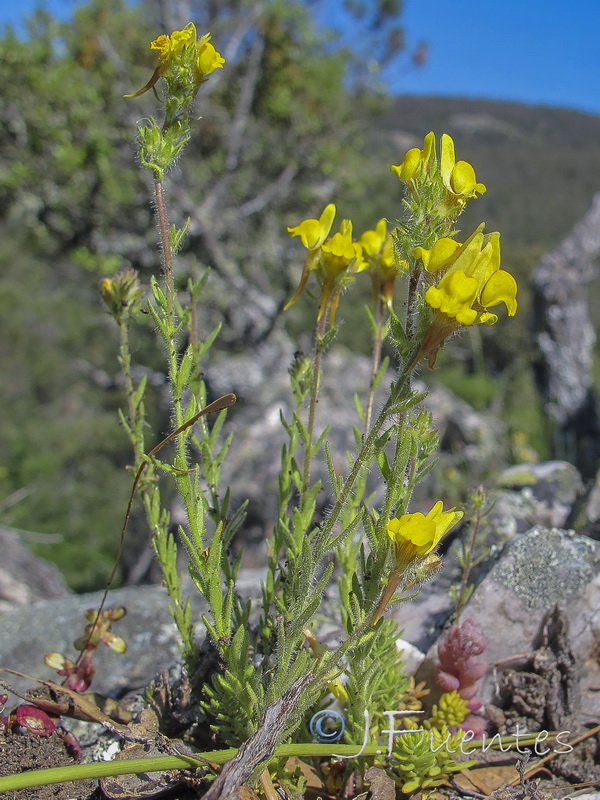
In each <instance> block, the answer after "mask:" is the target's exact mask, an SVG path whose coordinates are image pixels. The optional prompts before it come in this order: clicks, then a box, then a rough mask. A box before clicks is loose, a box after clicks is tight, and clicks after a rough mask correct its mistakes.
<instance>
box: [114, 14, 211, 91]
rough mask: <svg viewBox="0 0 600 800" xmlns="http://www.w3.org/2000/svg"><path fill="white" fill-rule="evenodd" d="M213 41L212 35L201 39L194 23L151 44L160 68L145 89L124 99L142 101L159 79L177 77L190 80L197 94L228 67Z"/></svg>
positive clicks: (162, 36) (157, 68) (191, 88)
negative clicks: (219, 71) (223, 68)
mask: <svg viewBox="0 0 600 800" xmlns="http://www.w3.org/2000/svg"><path fill="white" fill-rule="evenodd" d="M210 38H211V34H210V33H205V34H204V35H203V36H201V37H200V39H198V34H197V31H196V26H195V25H194V23H193V22H188V24H187V25H186V26H185V28H184V29H183V30H181V31H173V32H172V33H171V34H170V35H168V34H166V33H163V34H161V35H160V36H158V37H157V38H156V39H154V41H152V42H150V49H151V50H156V51H158V66H157V67H156V69H155V70H154V73H153V74H152V77H151V78H150V80H149V81H148V83H147V84H146V85H145V86H143V87H142V88H141V89H140V90H139V91H137V92H134V93H133V94H126V95H125V97H139V95H141V94H144V92H147V91H148V90H149V89H152V87H153V86H155V85H156V83H157V81H158V79H159V78H160V77H163V78H166V79H168V78H169V77H170V76H171V75H172V74H175V73H179V74H180V77H181V74H186V75H187V76H188V77H189V84H190V87H189V88H190V90H191V92H192V94H195V93H196V92H197V91H198V88H199V87H200V85H201V84H202V83H204V81H205V80H206V78H207V76H208V75H210V73H211V72H214V71H215V70H216V69H219V67H222V66H223V64H224V63H225V59H224V58H223V56H222V55H221V54H220V53H218V52H217V51H216V50H215V48H214V47H213V45H212V44H211V43H210Z"/></svg>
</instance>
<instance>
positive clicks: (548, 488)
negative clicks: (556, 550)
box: [494, 461, 583, 530]
mask: <svg viewBox="0 0 600 800" xmlns="http://www.w3.org/2000/svg"><path fill="white" fill-rule="evenodd" d="M495 484H496V486H497V487H498V488H499V489H500V491H499V492H498V493H494V498H497V499H498V500H499V501H500V502H501V503H502V500H506V499H508V501H509V502H508V504H507V503H502V512H503V513H506V511H507V506H508V505H510V503H511V502H512V503H514V509H513V512H512V514H511V516H512V517H513V518H514V519H515V521H516V524H517V530H523V526H525V529H527V528H529V527H532V526H533V525H545V526H547V527H552V528H561V527H563V526H564V525H565V524H566V523H567V522H568V520H569V517H570V515H571V512H572V510H573V506H574V504H575V502H576V500H577V499H578V497H579V496H580V495H581V494H582V493H583V482H582V480H581V476H580V475H579V472H578V471H577V469H576V468H575V467H574V466H573V465H572V464H570V463H569V462H567V461H546V462H544V463H542V464H518V465H516V466H514V467H509V468H508V469H505V470H503V471H502V472H501V473H500V475H499V476H498V477H497V478H496V481H495ZM502 490H508V493H507V492H506V491H505V492H502ZM497 516H498V515H496V517H497Z"/></svg>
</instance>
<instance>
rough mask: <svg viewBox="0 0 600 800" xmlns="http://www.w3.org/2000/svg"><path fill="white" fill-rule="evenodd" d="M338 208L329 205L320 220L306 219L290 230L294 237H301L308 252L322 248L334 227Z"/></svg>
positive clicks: (331, 204)
mask: <svg viewBox="0 0 600 800" xmlns="http://www.w3.org/2000/svg"><path fill="white" fill-rule="evenodd" d="M335 214H336V208H335V205H334V204H333V203H329V205H327V206H326V207H325V209H324V211H323V213H322V214H321V216H320V218H319V219H305V220H304V221H303V222H300V223H299V224H298V225H294V226H293V227H291V228H288V229H287V230H288V232H289V233H291V235H292V236H299V237H300V241H301V242H302V244H303V245H304V247H306V249H307V250H315V249H316V248H318V247H321V245H322V244H323V242H324V241H325V239H327V237H328V236H329V232H330V231H331V228H332V226H333V220H334V219H335Z"/></svg>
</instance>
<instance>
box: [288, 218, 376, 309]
mask: <svg viewBox="0 0 600 800" xmlns="http://www.w3.org/2000/svg"><path fill="white" fill-rule="evenodd" d="M335 213H336V208H335V205H334V204H333V203H330V204H329V205H328V206H327V207H326V208H325V210H324V211H323V213H322V214H321V216H320V218H319V219H305V220H304V221H303V222H301V223H299V224H298V225H294V226H293V227H290V228H288V232H289V233H290V234H291V235H292V236H298V237H299V238H300V241H301V242H302V244H303V245H304V247H306V249H307V250H308V255H307V256H306V261H305V262H304V269H303V271H302V276H301V278H300V283H299V284H298V288H297V289H296V291H295V292H294V294H293V295H292V297H291V298H290V299H289V300H288V302H287V303H286V304H285V306H284V310H285V309H288V308H289V307H290V306H292V305H293V304H294V303H295V302H296V300H297V299H298V298H299V297H300V295H301V294H302V292H303V290H304V287H305V286H306V283H307V281H308V277H309V275H310V273H311V272H315V273H316V275H317V278H318V280H319V283H320V284H321V289H322V292H321V302H320V305H319V313H318V319H319V320H320V319H321V318H322V317H323V314H324V313H325V309H326V308H327V306H328V305H329V304H330V310H331V322H332V324H333V323H334V321H335V314H336V311H337V308H338V305H339V302H340V298H341V294H342V291H343V289H344V287H345V286H346V285H347V284H348V283H350V282H351V281H352V280H353V278H352V277H351V275H352V273H355V272H361V271H362V270H363V269H366V268H367V266H368V264H367V262H366V261H364V260H363V258H362V245H361V244H360V243H359V242H355V241H354V240H353V238H352V223H351V222H350V220H347V219H345V220H342V222H341V224H340V229H339V231H337V232H336V233H334V234H333V236H331V237H330V238H329V239H328V238H327V237H328V236H329V233H330V231H331V227H332V225H333V220H334V218H335Z"/></svg>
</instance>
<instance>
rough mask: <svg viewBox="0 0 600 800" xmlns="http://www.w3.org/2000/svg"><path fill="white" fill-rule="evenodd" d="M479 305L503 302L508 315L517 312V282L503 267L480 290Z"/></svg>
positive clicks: (486, 305)
mask: <svg viewBox="0 0 600 800" xmlns="http://www.w3.org/2000/svg"><path fill="white" fill-rule="evenodd" d="M480 300H481V305H482V306H484V307H486V308H487V307H488V306H497V305H499V304H500V303H504V305H505V306H506V310H507V312H508V316H509V317H514V315H515V314H516V313H517V282H516V280H515V279H514V277H513V276H512V275H511V274H510V272H507V271H506V270H504V269H499V270H497V271H496V272H494V274H493V275H492V276H491V278H490V279H489V280H488V282H487V283H486V284H485V286H484V287H483V290H482V292H481V298H480Z"/></svg>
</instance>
